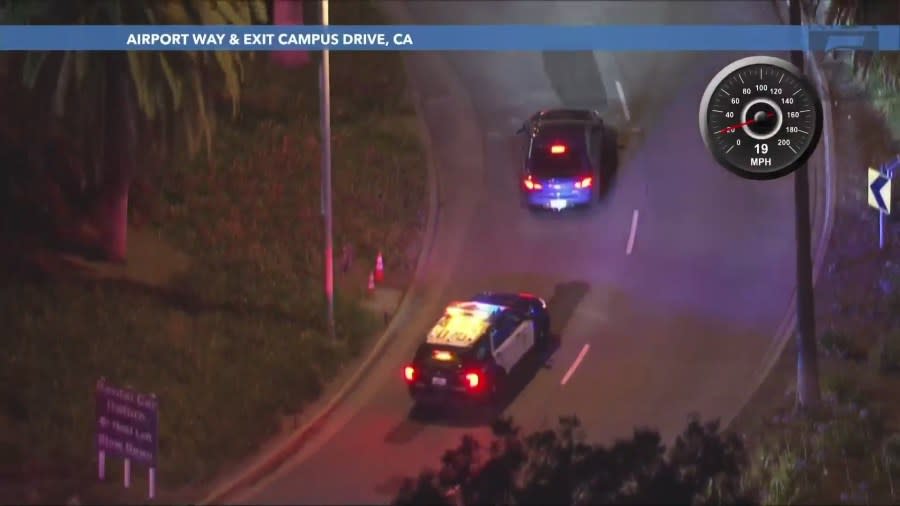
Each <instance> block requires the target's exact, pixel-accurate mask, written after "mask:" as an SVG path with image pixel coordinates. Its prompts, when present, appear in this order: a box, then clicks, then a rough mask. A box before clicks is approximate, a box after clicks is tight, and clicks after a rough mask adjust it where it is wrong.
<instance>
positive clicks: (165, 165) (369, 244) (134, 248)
mask: <svg viewBox="0 0 900 506" xmlns="http://www.w3.org/2000/svg"><path fill="white" fill-rule="evenodd" d="M50 3H51V4H52V2H50ZM57 3H59V2H57ZM176 3H177V2H176ZM146 4H147V6H148V8H149V7H153V8H156V7H154V5H162V6H164V5H165V4H156V3H155V2H146ZM57 7H59V6H57ZM160 8H161V7H160ZM54 12H55V11H54ZM62 12H63V10H60V13H62ZM60 15H62V14H60ZM333 18H334V22H335V23H339V24H380V23H381V22H382V21H381V19H380V18H379V16H378V13H377V12H376V11H375V9H374V7H373V4H372V3H370V2H362V1H354V2H342V3H341V8H340V9H334V12H333ZM98 58H99V57H98ZM235 58H239V59H240V62H241V64H242V65H243V79H242V80H239V81H236V82H234V81H229V80H228V79H226V78H225V77H227V76H228V75H229V74H228V72H230V70H229V69H227V68H222V67H216V65H217V63H216V61H214V59H210V60H211V61H208V62H205V60H204V61H198V62H196V63H195V64H196V65H205V67H203V68H202V69H201V71H202V72H208V73H210V74H209V75H212V76H216V75H220V76H225V77H223V78H222V79H216V78H210V79H207V80H205V81H202V83H203V85H204V86H207V87H208V88H206V89H203V90H201V91H202V92H203V95H204V96H205V97H206V98H205V99H202V100H203V103H202V104H201V103H200V102H199V101H197V102H192V104H193V105H194V106H196V107H193V108H191V107H187V108H185V109H181V110H179V109H178V108H176V107H174V106H173V105H172V103H160V104H157V105H159V107H160V108H166V107H168V109H167V111H166V112H167V113H168V114H169V115H170V116H171V117H172V118H175V119H180V118H182V117H183V116H184V115H190V114H197V113H199V111H200V109H199V107H205V108H206V112H205V113H203V114H207V113H210V114H208V115H207V116H205V117H207V118H213V115H212V114H211V113H212V112H218V114H217V115H216V116H215V117H217V118H218V120H217V121H215V123H214V124H213V125H212V126H213V127H214V129H210V130H209V132H208V133H209V137H208V144H207V143H206V142H205V141H204V139H203V137H202V136H201V137H198V138H196V139H193V138H189V137H188V135H187V134H188V133H189V132H186V131H183V130H174V131H173V132H174V135H172V137H171V141H172V142H170V143H169V144H168V145H167V146H163V144H161V138H158V137H154V136H149V134H148V136H145V137H140V138H138V139H137V142H138V145H137V154H138V161H139V162H140V163H139V164H136V166H135V171H134V173H133V174H130V175H129V179H130V185H129V187H128V189H127V190H126V192H127V191H129V190H130V194H129V193H126V195H128V203H129V209H128V211H129V214H128V218H129V222H128V223H129V226H128V235H129V237H128V239H129V241H130V243H131V244H130V247H129V248H128V257H127V258H125V259H124V260H125V263H110V262H107V261H105V260H106V259H107V258H109V256H106V255H104V254H103V252H104V251H108V248H107V249H104V248H103V247H101V246H103V244H104V243H108V238H107V237H105V236H104V234H103V231H104V230H105V229H104V228H103V227H101V226H93V225H96V223H97V222H98V220H96V219H94V217H96V216H97V214H96V211H95V210H94V207H95V206H94V204H95V203H96V198H97V197H96V195H98V194H99V193H100V191H99V190H98V188H101V187H102V186H103V184H104V181H106V180H108V179H109V178H114V176H111V175H110V174H117V173H118V171H117V170H112V171H110V170H109V169H108V168H107V169H105V170H104V168H103V167H102V166H101V167H99V168H98V169H97V171H96V172H91V171H92V170H94V166H91V165H90V164H89V163H87V162H86V160H87V157H86V155H84V153H83V151H81V147H82V146H85V145H90V144H89V143H88V144H86V139H85V138H84V136H82V135H80V134H83V133H85V132H84V130H85V129H87V128H88V127H85V125H84V124H83V122H82V120H83V121H84V122H87V119H84V118H85V116H82V115H84V114H89V110H88V109H85V108H84V105H85V104H83V103H81V104H79V103H77V101H76V99H74V98H70V99H69V100H70V101H72V103H73V104H74V105H73V106H72V107H69V108H68V109H67V110H66V112H64V113H63V114H62V116H61V117H58V118H57V117H56V116H53V115H51V112H50V109H51V107H49V105H47V104H50V103H52V102H53V100H54V99H53V96H54V95H53V93H52V92H48V91H47V90H46V89H44V88H42V87H41V86H34V87H31V88H29V87H28V86H25V85H24V84H23V83H22V68H21V65H23V63H22V59H13V58H6V59H4V60H2V61H0V68H2V70H0V87H2V92H3V95H4V101H5V103H8V104H10V108H9V109H5V110H4V116H3V118H0V123H2V128H0V146H2V148H3V149H2V150H0V155H2V156H0V176H2V179H0V183H2V187H0V191H2V192H4V195H3V196H2V199H0V200H2V205H3V206H4V210H3V212H2V216H3V217H4V219H3V220H2V221H3V226H4V230H3V231H4V234H5V236H6V239H7V241H5V242H6V246H4V247H2V248H0V249H2V250H3V251H2V259H3V261H4V262H5V263H6V264H7V267H8V268H5V269H3V271H2V276H3V278H4V279H3V281H2V283H0V322H2V324H3V326H4V332H3V337H2V340H3V350H4V352H3V354H2V356H0V476H2V477H3V478H2V482H0V494H12V495H11V496H9V497H3V499H4V501H5V502H8V501H12V502H17V501H26V500H27V501H40V502H59V501H64V500H65V499H66V497H67V496H68V495H69V494H70V493H77V494H80V495H81V497H82V500H90V499H89V498H90V494H82V493H83V492H84V489H85V487H86V486H88V485H89V484H92V483H94V482H95V481H96V478H95V476H94V472H93V470H94V469H95V468H96V464H95V459H96V457H95V452H94V447H93V444H94V440H93V437H94V436H93V429H94V419H93V417H94V403H93V387H94V383H95V382H96V380H97V379H98V378H99V377H101V376H102V377H106V378H107V379H108V380H109V381H110V382H111V383H113V384H116V385H120V386H130V387H133V388H136V389H138V390H141V391H145V392H154V393H156V394H157V395H158V396H159V397H160V399H161V411H160V412H161V428H160V441H161V443H160V468H159V471H158V473H159V474H158V476H159V477H158V482H159V484H160V486H161V487H163V488H166V489H170V490H171V489H174V488H178V487H180V486H183V485H190V484H196V483H200V482H202V481H204V480H206V479H209V478H210V477H211V476H213V475H214V473H216V472H217V471H221V470H222V469H223V466H226V465H227V464H229V463H233V462H235V461H236V460H237V459H240V458H242V457H246V456H248V454H250V453H252V452H253V451H254V450H255V449H256V448H258V446H259V445H260V443H261V442H263V441H264V440H265V439H267V438H269V437H271V436H273V435H274V434H275V433H276V432H277V431H278V430H279V428H280V426H281V423H282V419H283V417H285V416H292V415H294V414H297V413H299V412H301V411H302V410H303V409H304V408H305V407H306V406H308V405H309V403H311V402H312V401H314V400H315V399H316V398H317V396H318V395H319V394H320V392H321V391H322V389H323V386H324V385H325V384H326V382H328V381H329V380H330V379H332V378H333V377H334V376H335V375H336V374H337V373H338V371H340V369H341V367H342V365H344V364H346V363H347V361H348V360H349V359H351V358H352V357H354V356H355V355H357V354H359V353H360V351H361V349H362V347H363V346H364V344H365V342H366V340H367V339H368V338H369V337H371V336H372V335H373V333H374V332H375V331H377V330H378V329H379V327H380V325H381V319H380V315H379V318H375V317H374V315H372V314H370V313H369V312H368V311H367V310H366V309H364V308H363V305H362V304H361V297H362V296H363V295H364V293H365V281H366V276H367V274H368V269H371V266H370V265H368V264H370V263H372V264H373V263H374V257H375V254H376V252H377V251H378V250H383V251H384V252H385V263H386V269H387V271H388V272H389V273H390V276H391V277H392V279H394V280H397V281H401V280H402V279H403V278H404V277H405V276H408V274H409V272H410V270H411V267H412V264H413V262H414V259H415V254H416V246H417V241H418V240H419V239H418V235H419V232H420V231H421V228H422V226H423V225H424V215H425V212H424V207H425V202H424V200H425V195H426V194H427V192H426V182H425V159H424V154H423V151H422V148H421V144H420V139H419V135H420V132H419V131H418V129H417V123H416V120H415V112H414V109H413V107H412V105H411V102H410V100H409V97H408V96H407V91H406V83H405V74H404V71H403V67H402V62H401V57H400V56H399V55H397V54H388V53H373V52H365V53H363V52H360V53H349V52H339V53H333V54H332V56H331V58H332V100H333V103H332V107H333V110H332V128H333V136H334V138H333V154H334V155H333V156H334V160H333V173H334V209H335V245H336V250H337V256H338V257H339V258H338V259H337V274H336V282H337V284H338V290H337V299H336V303H337V305H336V316H337V318H336V320H337V334H338V336H337V339H336V340H334V339H331V338H330V337H328V336H327V331H326V322H325V320H324V298H323V295H322V288H321V287H322V274H321V273H322V256H323V254H322V238H323V237H324V233H323V230H322V219H321V214H320V207H319V206H320V163H319V150H320V147H319V146H320V145H319V142H320V139H319V125H320V123H319V103H318V96H319V95H318V65H317V64H316V63H312V64H309V65H306V66H302V67H299V68H283V67H281V66H278V65H275V64H274V63H272V62H271V60H270V59H269V58H268V55H265V54H257V55H255V56H254V57H252V58H251V55H236V56H235ZM235 61H237V60H235ZM204 62H205V63H204ZM182 64H183V65H188V63H186V62H182ZM219 64H221V60H219ZM60 68H61V67H60V66H55V67H53V66H48V67H47V72H50V75H49V76H46V77H47V79H49V80H50V81H53V80H55V79H57V77H58V75H59V73H60V72H62V71H61V70H60ZM91 68H93V67H88V68H87V69H86V70H85V69H80V70H79V72H81V71H85V72H87V73H88V75H89V74H90V72H91ZM186 69H187V68H186ZM185 71H187V70H185ZM54 72H55V73H54ZM154 72H155V71H154ZM160 72H161V70H160ZM217 73H218V74H217ZM131 78H132V79H134V80H135V82H136V83H137V84H136V88H137V89H142V88H141V87H142V86H143V87H144V88H143V89H145V90H148V91H147V93H148V94H149V95H148V96H150V97H153V96H154V93H157V92H158V93H162V92H163V91H160V90H164V89H167V88H165V87H167V86H169V85H171V83H170V82H169V83H167V82H166V80H165V78H164V76H163V74H160V73H148V74H145V75H143V76H139V75H135V74H132V75H131ZM140 78H146V80H145V81H139V80H138V79H140ZM26 84H27V83H26ZM189 85H190V83H185V89H184V90H183V91H185V93H187V92H188V91H189V90H190V87H189ZM51 91H52V90H51ZM236 91H239V92H240V94H239V98H237V99H236V98H235V97H236V96H237V95H236V94H235V92H236ZM138 93H141V92H140V91H139V92H138ZM198 100H201V99H198ZM40 103H44V104H45V105H47V106H45V107H38V108H33V107H31V105H32V104H40ZM15 104H21V105H20V106H14V105H15ZM36 111H41V112H36ZM44 111H47V112H46V114H44ZM235 112H236V114H233V113H235ZM144 113H146V111H144ZM157 118H159V116H157ZM154 121H155V120H154ZM210 121H213V120H210ZM151 123H152V121H151V120H149V119H148V117H147V115H146V114H143V115H142V116H141V122H140V124H141V125H142V128H146V129H147V131H148V132H159V131H160V130H158V129H155V128H151V127H154V126H158V125H156V124H151ZM47 125H49V126H47ZM45 127H46V128H45ZM192 132H193V133H194V134H198V133H203V132H204V130H200V129H194V130H192ZM170 133H172V132H170ZM87 134H91V132H90V131H88V132H87ZM91 135H96V134H91ZM26 140H27V142H26ZM188 141H195V142H193V143H191V142H188ZM121 142H125V141H124V140H121ZM192 144H193V145H192ZM29 145H31V146H36V149H33V150H30V151H29V150H26V149H22V148H23V147H25V146H29ZM163 147H169V148H170V149H169V150H168V151H163ZM191 147H195V148H198V149H193V150H192V149H190V148H191ZM35 154H39V155H41V156H35ZM86 174H87V175H86ZM107 209H108V208H107ZM103 217H104V216H100V218H103ZM106 217H108V216H106ZM84 230H88V231H89V232H85V233H80V234H75V232H77V231H82V232H83V231H84ZM91 231H93V232H91ZM74 235H77V237H78V240H77V241H73V240H70V239H71V238H72V237H73V236H74ZM92 241H93V242H92ZM86 245H87V246H88V247H86ZM91 245H94V246H97V247H96V248H90V247H89V246H91ZM95 250H96V251H99V252H100V253H96V254H93V253H91V251H95ZM342 251H352V252H353V253H354V254H353V257H355V259H356V260H355V264H354V267H352V268H350V269H348V270H347V272H346V273H345V272H343V270H341V267H342V266H341V262H340V260H341V258H340V255H341V252H342ZM98 255H99V256H98ZM119 260H121V259H119ZM356 264H360V266H359V268H357V267H356ZM362 264H365V265H362ZM120 467H121V465H120V464H118V463H110V464H108V468H109V469H110V471H111V475H110V478H108V480H109V481H112V482H113V484H112V485H111V486H110V487H111V488H117V489H121V486H120V485H118V484H117V483H116V482H119V483H120V478H118V477H117V476H118V469H119V468H120ZM143 476H144V475H143V474H142V472H141V471H139V470H135V483H142V480H143ZM49 482H60V483H66V485H64V486H62V488H66V487H69V488H68V489H67V491H65V493H64V495H65V497H63V496H56V495H52V494H53V493H57V492H59V490H54V491H52V493H51V492H44V491H41V490H37V491H32V493H31V495H30V496H28V497H21V496H18V495H15V494H16V493H18V492H17V491H12V490H8V489H9V487H8V486H9V485H10V484H13V483H23V484H26V485H27V484H28V483H33V484H35V485H29V486H31V487H36V488H37V489H40V487H41V484H44V483H49ZM137 487H138V488H141V487H142V486H141V485H138V486H137ZM48 494H49V495H48ZM0 497H2V495H0Z"/></svg>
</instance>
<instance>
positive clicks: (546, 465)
mask: <svg viewBox="0 0 900 506" xmlns="http://www.w3.org/2000/svg"><path fill="white" fill-rule="evenodd" d="M492 428H493V438H492V440H491V441H489V442H485V441H478V440H477V439H475V438H473V437H471V436H464V437H463V438H462V441H461V442H460V444H459V446H457V447H456V448H451V449H448V450H447V451H446V452H445V453H444V456H443V457H442V458H441V461H440V463H436V464H438V465H437V466H435V468H432V469H426V470H423V471H422V472H421V473H420V474H419V475H418V476H417V477H410V478H407V479H406V480H405V481H404V482H403V484H402V486H401V489H400V491H399V492H398V494H397V496H396V498H395V499H394V501H393V504H395V505H398V506H400V505H419V504H421V505H426V504H429V505H440V504H447V505H453V504H753V503H754V498H755V492H754V491H753V490H752V489H751V488H750V487H748V486H747V484H746V483H745V481H744V480H743V476H742V471H743V470H744V469H745V468H746V466H747V453H746V450H745V448H744V445H743V442H742V441H741V440H740V438H739V437H737V436H736V435H735V434H733V433H731V434H726V433H722V432H720V431H719V426H718V423H717V422H705V423H704V422H702V421H700V420H691V421H690V422H689V423H688V426H687V428H685V430H684V431H683V432H682V433H681V434H680V435H679V436H678V437H677V438H676V440H675V442H674V443H673V444H672V445H671V447H668V448H666V446H665V445H664V444H663V443H662V440H661V438H660V435H659V434H658V433H656V432H654V431H653V430H643V429H636V430H635V431H634V434H633V436H632V437H631V438H628V439H624V438H623V439H621V440H618V441H616V442H615V443H613V444H612V445H609V446H603V445H597V444H591V443H589V442H587V440H586V439H585V434H584V433H583V430H582V428H581V423H580V422H579V420H578V419H577V418H574V417H563V418H560V420H559V424H558V425H557V427H555V428H553V429H548V430H542V431H538V432H534V433H531V434H527V435H526V434H522V433H521V429H520V428H519V427H517V426H515V425H514V424H513V422H512V421H511V420H509V419H507V420H500V421H498V422H496V423H494V425H493V427H492Z"/></svg>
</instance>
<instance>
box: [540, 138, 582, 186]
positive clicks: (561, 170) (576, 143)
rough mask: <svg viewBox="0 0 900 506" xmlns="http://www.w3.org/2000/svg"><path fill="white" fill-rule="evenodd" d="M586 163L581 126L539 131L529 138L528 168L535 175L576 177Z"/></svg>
mask: <svg viewBox="0 0 900 506" xmlns="http://www.w3.org/2000/svg"><path fill="white" fill-rule="evenodd" d="M588 166H589V162H588V157H587V149H586V146H585V139H584V133H583V130H581V129H577V130H574V131H573V130H572V129H566V130H562V129H560V130H553V131H545V132H544V131H542V132H541V133H540V134H539V135H537V136H536V137H535V138H534V139H533V140H532V143H531V152H530V153H529V167H528V169H529V171H530V172H531V174H533V175H534V176H536V177H539V178H549V177H575V176H578V175H579V174H582V173H583V172H585V170H586V169H587V168H588Z"/></svg>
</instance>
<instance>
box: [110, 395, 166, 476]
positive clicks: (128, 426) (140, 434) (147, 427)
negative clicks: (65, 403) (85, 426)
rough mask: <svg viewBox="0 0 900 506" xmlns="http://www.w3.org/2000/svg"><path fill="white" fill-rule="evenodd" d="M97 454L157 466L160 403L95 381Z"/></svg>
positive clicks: (145, 396)
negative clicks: (101, 453)
mask: <svg viewBox="0 0 900 506" xmlns="http://www.w3.org/2000/svg"><path fill="white" fill-rule="evenodd" d="M96 401H97V451H98V452H101V451H102V452H104V453H105V454H106V455H109V456H114V457H120V458H123V459H129V460H130V461H133V462H135V463H140V464H144V465H146V466H149V467H151V468H155V467H156V457H157V453H158V450H159V430H158V429H159V401H158V400H157V398H156V396H155V395H152V394H142V393H139V392H135V391H134V390H129V389H125V388H117V387H114V386H112V385H109V384H107V383H106V381H105V380H103V379H101V380H99V381H98V382H97V390H96Z"/></svg>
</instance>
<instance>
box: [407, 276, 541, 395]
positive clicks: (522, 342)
mask: <svg viewBox="0 0 900 506" xmlns="http://www.w3.org/2000/svg"><path fill="white" fill-rule="evenodd" d="M550 340H551V337H550V317H549V314H548V313H547V304H546V302H544V300H543V299H541V298H540V297H537V296H534V295H530V294H513V293H480V294H478V295H476V296H474V297H472V298H470V299H469V300H467V301H460V302H453V303H451V304H449V305H448V306H447V307H446V309H445V310H444V314H443V315H442V316H441V317H440V319H439V320H438V321H437V323H435V325H434V326H433V327H432V328H431V330H430V331H429V333H428V335H427V337H426V339H425V342H424V343H422V344H421V345H420V346H419V348H418V350H417V351H416V354H415V356H414V358H413V360H412V362H411V363H409V364H408V365H406V366H405V368H404V370H403V378H404V379H405V380H406V384H407V386H408V388H409V393H410V395H411V396H412V398H413V400H414V401H415V402H416V403H417V404H435V403H442V402H444V401H451V402H452V401H458V400H462V401H476V402H487V403H491V402H492V401H495V400H497V396H498V395H499V394H500V393H501V392H502V389H503V384H504V380H505V378H506V377H507V376H508V375H509V374H510V373H511V372H512V371H513V369H514V368H516V366H518V365H519V364H520V363H522V359H523V358H525V357H526V356H527V355H528V353H529V352H531V351H532V350H540V349H546V348H547V347H548V346H549V344H550Z"/></svg>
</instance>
